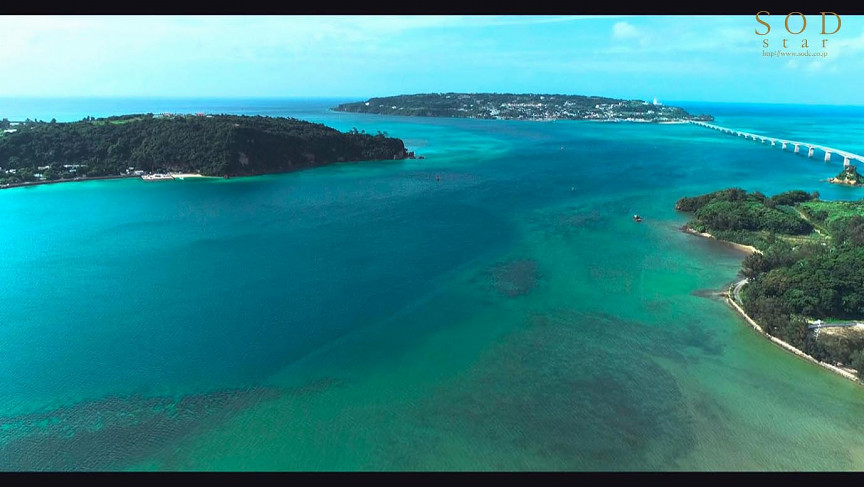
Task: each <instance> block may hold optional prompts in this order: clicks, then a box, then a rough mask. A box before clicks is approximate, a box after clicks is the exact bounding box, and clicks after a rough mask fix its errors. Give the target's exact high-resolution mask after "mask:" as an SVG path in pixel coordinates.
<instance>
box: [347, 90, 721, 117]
mask: <svg viewBox="0 0 864 487" xmlns="http://www.w3.org/2000/svg"><path fill="white" fill-rule="evenodd" d="M333 110H335V111H341V112H353V113H374V114H381V115H405V116H414V117H451V118H453V117H455V118H480V119H497V120H537V121H539V120H596V121H604V122H653V123H676V122H686V121H689V120H699V121H712V120H714V117H712V116H710V115H695V116H694V115H691V114H689V113H687V111H685V110H684V109H683V108H679V107H674V106H667V105H663V104H662V103H660V102H659V101H657V99H656V98H655V99H654V100H653V101H652V102H647V101H643V100H620V99H615V98H605V97H597V96H581V95H540V94H499V93H426V94H417V95H400V96H389V97H382V98H370V99H369V100H367V101H365V102H355V103H343V104H341V105H339V106H337V107H334V108H333Z"/></svg>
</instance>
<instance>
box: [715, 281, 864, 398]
mask: <svg viewBox="0 0 864 487" xmlns="http://www.w3.org/2000/svg"><path fill="white" fill-rule="evenodd" d="M740 282H741V281H738V282H736V283H734V284H732V286H737V285H738V284H739V283H740ZM732 286H730V289H731V287H732ZM723 295H724V296H725V297H726V302H727V303H729V304H730V305H731V306H732V308H734V309H735V311H737V312H738V314H739V315H741V316H742V317H743V318H744V320H745V321H746V322H747V323H748V324H749V325H750V326H751V327H753V329H754V330H756V331H757V332H758V333H759V334H760V335H762V336H764V337H765V338H767V339H769V340H771V341H772V342H774V344H775V345H777V346H779V347H780V348H782V349H784V350H786V351H787V352H790V353H792V354H794V355H797V356H798V357H800V358H802V359H804V360H807V361H809V362H813V363H814V364H816V365H819V366H821V367H823V368H825V369H827V370H830V371H831V372H834V373H835V374H838V375H840V376H842V377H844V378H846V379H849V380H851V381H852V382H855V383H856V384H858V385H864V383H862V382H861V381H860V380H858V377H856V376H855V374H852V373H851V372H848V371H846V370H843V369H841V368H840V367H837V366H835V365H831V364H829V363H827V362H822V361H820V360H817V359H816V358H814V357H813V356H811V355H808V354H807V353H805V352H804V351H802V350H800V349H798V348H795V347H793V346H792V345H790V344H789V343H787V342H785V341H783V340H781V339H779V338H777V337H775V336H773V335H770V334H768V333H766V332H765V330H764V329H763V328H762V327H761V326H760V325H759V323H756V320H754V319H753V318H751V317H750V315H748V314H747V313H746V312H745V311H744V308H742V307H741V306H740V305H739V304H738V303H736V302H735V299H734V298H733V296H732V293H731V292H729V291H726V292H725V293H723Z"/></svg>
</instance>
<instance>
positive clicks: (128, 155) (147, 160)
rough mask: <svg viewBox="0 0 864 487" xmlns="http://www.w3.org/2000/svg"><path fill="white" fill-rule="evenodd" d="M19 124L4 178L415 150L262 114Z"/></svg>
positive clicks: (363, 157) (0, 143)
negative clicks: (252, 115) (253, 115)
mask: <svg viewBox="0 0 864 487" xmlns="http://www.w3.org/2000/svg"><path fill="white" fill-rule="evenodd" d="M14 128H15V129H17V131H16V132H15V133H8V134H5V135H4V136H3V137H0V167H2V170H0V184H14V183H19V182H25V181H32V180H34V179H36V176H34V175H35V174H41V175H42V177H43V178H45V179H48V180H56V179H69V178H74V177H78V176H89V177H92V176H110V175H118V174H124V173H126V171H127V170H129V168H134V169H135V170H143V171H146V172H163V171H183V172H200V173H201V174H204V175H212V176H225V175H230V176H245V175H255V174H265V173H275V172H285V171H291V170H296V169H302V168H306V167H311V166H319V165H323V164H328V163H333V162H342V161H368V160H384V159H402V158H405V157H410V155H411V154H410V153H408V152H407V151H406V150H405V146H404V144H403V142H402V141H401V140H399V139H396V138H391V137H387V135H386V134H383V133H378V134H377V135H371V134H366V133H365V132H357V131H356V130H352V131H351V132H348V133H343V132H339V131H337V130H335V129H332V128H330V127H326V126H324V125H321V124H315V123H310V122H304V121H301V120H296V119H289V118H274V117H261V116H255V117H249V116H237V115H216V116H206V117H205V116H191V115H180V116H166V117H158V116H153V115H152V114H146V115H125V116H119V117H109V118H104V119H94V118H91V117H88V118H86V119H85V120H82V121H80V122H72V123H57V122H56V121H53V120H52V121H51V122H32V121H27V122H25V123H23V124H20V125H17V126H15V127H14ZM75 166H77V167H75ZM10 170H11V172H10Z"/></svg>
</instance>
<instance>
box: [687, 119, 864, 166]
mask: <svg viewBox="0 0 864 487" xmlns="http://www.w3.org/2000/svg"><path fill="white" fill-rule="evenodd" d="M690 123H692V124H693V125H698V126H700V127H705V128H707V129H712V130H717V131H719V132H722V133H724V134H729V135H734V136H737V137H744V139H745V140H746V139H752V140H755V141H761V142H762V143H763V144H767V143H770V144H771V146H772V147H776V146H778V145H779V146H780V148H781V149H782V150H786V149H787V148H788V147H790V146H791V147H793V148H794V152H795V154H798V153H799V152H801V147H807V157H813V155H814V154H815V153H816V151H817V150H818V151H820V152H822V153H823V154H824V159H825V162H828V161H830V160H831V156H832V154H837V155H838V156H840V157H842V158H843V167H847V166H850V165H852V161H853V160H855V161H858V162H861V163H864V156H862V155H859V154H854V153H852V152H848V151H844V150H840V149H835V148H833V147H828V146H825V145H819V144H811V143H809V142H800V141H797V140H787V139H778V138H776V137H768V136H765V135H758V134H751V133H749V132H741V131H740V130H735V129H730V128H727V127H721V126H719V125H713V124H710V123H705V122H698V121H696V120H690Z"/></svg>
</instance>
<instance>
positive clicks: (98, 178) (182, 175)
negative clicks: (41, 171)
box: [0, 172, 221, 190]
mask: <svg viewBox="0 0 864 487" xmlns="http://www.w3.org/2000/svg"><path fill="white" fill-rule="evenodd" d="M168 174H169V175H170V176H171V177H172V178H173V179H174V180H177V179H180V180H183V179H186V178H201V179H221V178H220V177H219V176H204V175H201V174H198V173H179V172H178V173H173V172H172V173H168ZM129 178H138V179H140V178H141V176H136V175H134V174H123V175H122V176H121V175H119V174H118V175H117V176H90V177H84V178H77V179H55V180H54V181H29V182H26V183H13V184H9V185H5V186H0V190H3V189H12V188H21V187H27V186H40V185H43V184H60V183H80V182H84V181H102V180H107V179H129ZM166 179H167V178H166Z"/></svg>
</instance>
